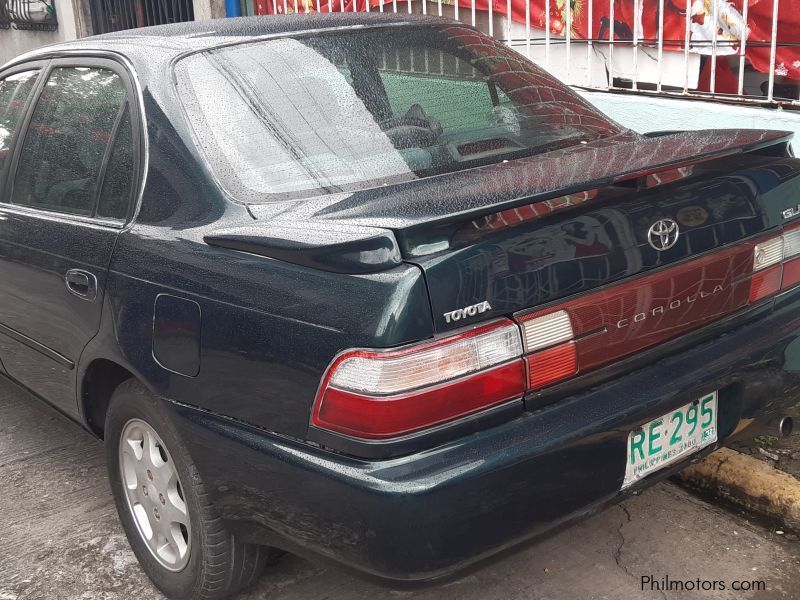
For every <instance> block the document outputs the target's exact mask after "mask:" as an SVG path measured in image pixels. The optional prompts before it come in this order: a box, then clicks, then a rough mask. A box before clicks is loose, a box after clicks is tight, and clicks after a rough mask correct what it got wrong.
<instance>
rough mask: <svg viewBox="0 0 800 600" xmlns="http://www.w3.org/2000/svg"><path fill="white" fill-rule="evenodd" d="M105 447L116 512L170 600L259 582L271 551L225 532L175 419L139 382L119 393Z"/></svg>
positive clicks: (207, 599)
mask: <svg viewBox="0 0 800 600" xmlns="http://www.w3.org/2000/svg"><path fill="white" fill-rule="evenodd" d="M105 444H106V459H107V462H108V473H109V478H110V480H111V489H112V492H113V495H114V501H115V503H116V505H117V512H118V513H119V517H120V520H121V521H122V526H123V528H124V529H125V533H126V534H127V536H128V540H129V542H130V544H131V548H132V549H133V552H134V553H135V554H136V557H137V558H138V559H139V563H140V564H141V565H142V568H143V569H144V571H145V573H147V575H148V576H149V577H150V579H151V580H152V581H153V583H154V584H155V585H156V587H158V588H159V589H160V590H161V591H162V592H164V594H165V595H167V596H168V597H169V598H175V599H183V598H187V599H189V598H191V599H198V600H211V599H215V598H224V597H227V596H229V595H231V594H234V593H236V592H238V591H240V590H242V589H244V588H246V587H248V586H249V585H251V584H252V583H254V582H255V581H256V579H257V578H258V576H259V575H260V573H261V572H262V571H263V568H264V564H265V562H266V560H267V558H268V555H269V554H270V551H269V549H268V548H266V547H262V546H255V545H251V544H243V543H240V542H238V541H237V540H236V539H235V538H234V537H233V535H232V534H231V533H230V532H228V531H227V529H226V528H225V525H224V523H223V521H222V519H221V518H220V517H219V515H218V514H217V513H216V511H215V510H214V507H213V506H212V505H211V503H210V500H209V498H208V495H207V494H206V491H205V486H204V484H203V482H202V480H201V479H200V475H199V473H198V471H197V469H196V467H195V465H194V463H193V462H192V459H191V457H190V456H189V454H188V452H187V451H186V448H185V446H184V445H183V443H182V442H181V440H180V438H179V436H178V434H177V431H176V430H175V428H174V427H173V425H172V423H171V421H170V417H169V414H168V413H167V411H166V410H165V408H164V407H163V406H162V405H161V404H160V401H159V400H157V399H155V398H154V397H153V396H152V395H151V394H150V393H149V392H147V390H146V389H144V387H142V386H141V385H140V384H139V383H138V382H136V381H134V380H130V381H126V382H125V383H123V384H121V385H120V386H119V387H118V388H117V390H116V391H115V392H114V395H113V397H112V399H111V404H110V406H109V409H108V414H107V417H106V427H105Z"/></svg>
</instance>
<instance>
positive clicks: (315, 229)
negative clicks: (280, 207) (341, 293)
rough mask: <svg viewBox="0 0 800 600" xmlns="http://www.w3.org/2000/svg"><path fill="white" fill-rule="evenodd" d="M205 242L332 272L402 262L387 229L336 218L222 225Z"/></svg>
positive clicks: (362, 270)
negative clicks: (338, 221) (326, 220)
mask: <svg viewBox="0 0 800 600" xmlns="http://www.w3.org/2000/svg"><path fill="white" fill-rule="evenodd" d="M203 240H204V241H205V242H206V243H207V244H209V245H211V246H219V247H222V248H228V249H231V250H239V251H241V252H249V253H250V254H257V255H259V256H266V257H269V258H275V259H278V260H283V261H286V262H290V263H294V264H298V265H303V266H306V267H311V268H313V269H318V270H322V271H331V272H333V273H373V272H376V271H385V270H386V269H391V268H392V267H395V266H397V265H399V264H400V263H401V262H402V258H401V256H400V249H399V248H398V246H397V240H395V237H394V234H393V233H392V232H391V231H388V230H386V229H375V228H371V227H360V226H355V225H346V224H343V223H336V222H330V221H328V222H324V221H323V222H315V223H280V224H274V225H268V224H266V223H264V222H260V223H259V222H256V223H253V224H252V225H245V226H243V227H234V228H229V229H219V230H216V231H213V232H211V233H209V234H206V235H205V236H204V237H203Z"/></svg>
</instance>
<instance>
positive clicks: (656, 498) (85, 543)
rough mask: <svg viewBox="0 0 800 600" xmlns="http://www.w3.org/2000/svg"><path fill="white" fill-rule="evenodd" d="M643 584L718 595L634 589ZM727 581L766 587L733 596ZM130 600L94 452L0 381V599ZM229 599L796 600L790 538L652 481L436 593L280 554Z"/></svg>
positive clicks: (794, 545)
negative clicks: (252, 584) (685, 585)
mask: <svg viewBox="0 0 800 600" xmlns="http://www.w3.org/2000/svg"><path fill="white" fill-rule="evenodd" d="M643 576H651V577H652V579H653V580H656V581H661V580H662V579H663V578H664V577H669V578H670V579H671V580H690V581H692V582H696V580H697V579H698V578H700V579H702V580H706V581H709V582H713V581H717V582H722V583H723V584H725V589H724V590H722V589H720V586H719V583H718V584H717V585H716V586H715V587H716V588H717V589H716V590H714V591H712V590H709V591H700V592H696V591H693V592H683V593H679V592H667V593H662V592H658V591H650V589H649V587H647V589H646V590H645V591H644V592H642V591H641V578H642V577H643ZM735 581H746V582H750V581H763V582H764V584H765V587H766V589H765V590H764V591H734V590H732V589H730V588H731V586H732V585H733V583H734V582H735ZM756 585H757V584H756ZM134 595H135V596H134ZM131 597H136V598H137V599H138V600H143V599H149V598H160V595H159V594H158V593H157V592H156V591H155V590H154V589H153V587H152V586H151V585H150V583H149V581H148V580H147V578H146V577H145V576H144V575H143V574H142V572H141V571H140V569H139V567H138V565H137V563H136V559H135V558H134V557H133V555H132V553H131V552H130V550H129V549H128V544H127V542H126V540H125V537H124V535H123V534H122V530H121V528H120V527H119V525H118V523H117V516H116V513H115V510H114V506H113V502H112V500H111V495H110V492H109V489H108V480H107V478H106V475H105V465H104V462H103V452H102V447H101V445H100V443H98V442H96V441H94V440H93V439H92V438H91V437H90V436H89V435H88V434H86V433H85V432H83V430H81V429H80V428H79V427H77V426H76V425H73V424H71V423H70V422H68V421H66V420H65V419H63V418H62V417H60V416H59V415H57V414H55V413H54V412H52V411H51V410H50V409H48V408H46V407H44V406H43V405H41V404H40V403H38V402H37V401H36V400H34V399H33V398H31V397H30V396H28V395H27V394H25V393H24V392H21V391H19V390H18V389H17V388H15V387H14V386H12V385H11V384H9V383H7V382H5V381H0V600H22V599H26V600H27V599H40V598H41V599H47V600H50V599H54V600H61V599H64V600H73V599H87V600H88V599H91V600H94V599H104V600H123V599H125V600H127V599H128V598H131ZM242 598H246V599H249V600H256V599H260V598H271V599H275V600H314V599H320V600H321V599H326V600H390V599H391V600H406V599H412V598H413V599H414V600H423V599H424V600H432V599H436V600H455V599H459V600H461V599H465V600H491V599H495V598H497V599H502V600H517V599H520V600H521V599H530V600H534V599H537V600H538V599H540V600H549V599H553V600H561V599H564V600H573V599H578V598H580V599H582V600H590V599H598V600H599V599H613V600H627V599H631V600H633V599H637V600H638V599H640V598H642V599H647V598H668V599H673V598H675V599H684V598H687V599H688V598H691V599H694V598H701V599H710V600H711V599H713V600H718V599H728V598H730V599H747V598H756V599H763V600H777V599H784V598H785V599H789V600H792V599H797V598H800V542H798V540H797V537H794V536H792V535H789V534H784V535H777V534H776V533H774V532H771V531H770V530H769V528H767V527H763V526H761V525H758V524H754V523H750V522H748V521H747V520H745V518H744V517H742V516H739V515H735V514H732V513H729V512H727V511H725V510H724V509H721V508H719V507H717V506H714V505H711V504H708V503H706V502H704V501H703V500H700V499H698V498H695V497H694V496H692V495H690V494H688V493H687V492H685V491H683V490H682V489H680V488H678V487H676V486H674V485H672V484H660V485H657V486H655V487H654V488H652V489H650V490H648V491H647V492H645V493H644V494H643V495H642V496H640V497H637V498H633V499H631V500H628V501H626V502H625V503H624V504H622V505H620V506H617V507H614V508H611V509H608V510H606V511H604V512H602V513H600V514H598V515H596V516H594V517H592V518H591V519H589V520H587V521H584V522H582V523H580V524H578V525H575V526H573V527H571V528H568V529H566V530H564V531H562V532H560V533H559V534H558V535H555V536H553V537H551V538H549V539H547V540H544V541H542V542H541V543H539V544H537V545H534V546H531V547H528V548H526V549H525V550H524V551H522V552H519V553H516V554H512V555H510V556H507V557H504V558H503V559H501V560H499V561H497V562H495V563H493V564H491V565H489V566H487V567H485V568H483V569H481V570H480V571H478V572H476V573H474V574H471V575H468V576H466V577H464V578H463V579H460V580H457V581H454V582H451V583H449V584H447V585H445V586H440V587H434V588H427V589H423V590H416V591H393V590H387V589H384V588H381V587H378V586H376V585H373V584H371V583H365V582H362V581H360V580H358V579H355V578H353V577H351V576H349V575H346V574H343V573H342V572H340V571H338V570H336V569H334V568H328V567H321V566H319V565H316V564H312V563H310V562H307V561H304V560H301V559H299V558H296V557H292V556H287V557H284V558H283V559H282V560H281V561H280V562H279V564H278V565H276V566H273V567H270V568H269V569H268V571H267V572H266V573H265V574H264V577H263V578H262V579H261V581H260V583H259V586H258V587H257V588H256V589H255V590H253V591H252V592H250V593H249V594H245V595H244V596H242Z"/></svg>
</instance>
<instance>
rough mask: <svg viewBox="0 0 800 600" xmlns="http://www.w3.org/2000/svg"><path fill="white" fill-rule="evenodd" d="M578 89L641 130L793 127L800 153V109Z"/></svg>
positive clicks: (608, 113) (598, 105) (644, 131)
mask: <svg viewBox="0 0 800 600" xmlns="http://www.w3.org/2000/svg"><path fill="white" fill-rule="evenodd" d="M576 91H577V92H578V93H580V94H581V95H582V96H583V97H584V98H586V99H587V100H589V102H591V103H592V104H594V105H595V106H597V108H599V109H600V110H602V111H603V112H604V113H606V114H607V115H608V116H610V117H611V118H612V119H614V120H615V121H617V122H618V123H620V124H621V125H624V126H625V127H628V128H630V129H633V130H634V131H638V132H639V133H647V132H648V131H659V130H665V129H777V130H781V131H793V132H794V133H795V138H794V142H793V144H792V147H793V148H794V152H795V155H796V156H800V112H795V111H789V110H781V109H777V108H762V107H760V106H742V105H731V104H720V103H718V102H706V101H701V100H684V99H680V98H663V97H656V96H652V95H636V94H628V93H622V94H620V93H613V92H595V91H587V90H576Z"/></svg>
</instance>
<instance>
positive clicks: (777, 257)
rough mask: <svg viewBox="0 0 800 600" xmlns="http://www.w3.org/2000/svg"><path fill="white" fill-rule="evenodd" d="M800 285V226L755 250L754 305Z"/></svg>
mask: <svg viewBox="0 0 800 600" xmlns="http://www.w3.org/2000/svg"><path fill="white" fill-rule="evenodd" d="M797 284H800V225H793V226H792V227H787V228H786V229H785V230H784V232H783V233H782V234H781V235H778V236H775V237H774V238H771V239H769V240H766V241H764V242H759V243H758V244H756V246H755V248H754V249H753V278H752V280H751V283H750V302H757V301H759V300H763V299H764V298H768V297H769V296H772V295H774V294H776V293H778V292H779V291H781V290H786V289H789V288H791V287H794V286H795V285H797Z"/></svg>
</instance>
